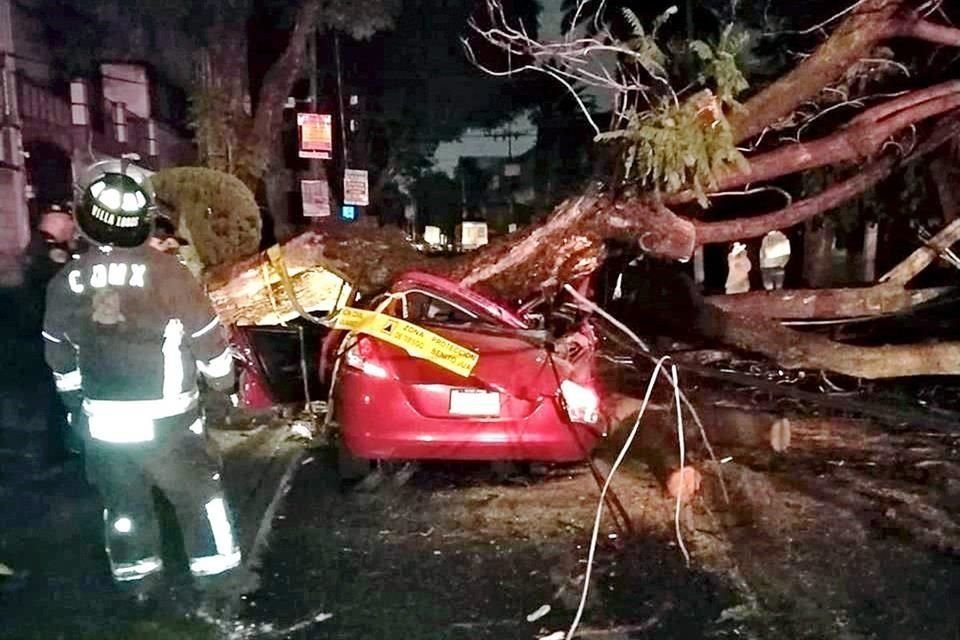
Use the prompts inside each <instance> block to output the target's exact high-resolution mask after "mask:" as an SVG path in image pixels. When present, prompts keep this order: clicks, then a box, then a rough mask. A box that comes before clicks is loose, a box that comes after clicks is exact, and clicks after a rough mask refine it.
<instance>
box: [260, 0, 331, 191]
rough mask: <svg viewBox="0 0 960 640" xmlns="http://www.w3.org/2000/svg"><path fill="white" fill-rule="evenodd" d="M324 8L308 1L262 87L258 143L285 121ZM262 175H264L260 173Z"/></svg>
mask: <svg viewBox="0 0 960 640" xmlns="http://www.w3.org/2000/svg"><path fill="white" fill-rule="evenodd" d="M321 7H322V2H321V0H305V2H303V3H302V4H301V5H300V10H299V12H298V13H297V17H296V19H295V21H294V26H293V31H292V32H291V33H290V42H289V43H288V44H287V48H286V49H285V50H284V52H283V54H282V55H281V56H280V58H279V59H278V60H277V61H276V62H275V63H274V64H273V66H272V67H270V70H269V71H268V72H267V76H266V79H265V80H264V83H263V86H262V88H261V89H260V96H259V98H258V99H257V108H256V110H255V112H254V121H253V130H252V132H251V136H252V138H253V141H254V142H255V143H256V144H258V145H261V146H262V145H266V144H269V141H270V140H271V139H272V138H273V136H274V135H276V132H277V131H279V130H280V124H281V123H282V121H283V109H284V105H285V104H286V101H287V96H288V95H289V93H290V89H291V87H293V84H294V82H296V80H297V77H298V76H299V74H300V72H301V70H302V69H303V64H304V57H305V55H306V51H307V36H308V35H309V33H310V30H311V29H314V28H315V27H316V24H317V19H318V18H319V17H320V10H321ZM256 177H257V178H260V177H262V176H256Z"/></svg>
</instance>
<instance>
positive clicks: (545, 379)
mask: <svg viewBox="0 0 960 640" xmlns="http://www.w3.org/2000/svg"><path fill="white" fill-rule="evenodd" d="M387 296H389V297H387ZM387 296H381V297H380V298H377V299H374V300H372V301H371V302H370V303H369V304H368V305H367V306H368V307H369V308H377V307H378V306H381V305H383V304H384V303H385V306H384V307H383V309H382V312H383V313H387V314H389V315H393V316H396V317H398V318H403V319H405V320H407V321H410V322H412V323H415V324H417V325H420V326H422V327H424V328H426V329H428V330H430V331H432V332H434V333H437V334H439V335H441V336H443V337H445V338H447V339H449V340H451V341H453V342H455V343H457V344H459V345H461V346H464V347H467V348H469V349H471V350H473V351H475V352H477V353H479V360H478V362H477V365H476V367H475V368H474V370H473V372H472V374H471V375H470V377H468V378H464V377H461V376H459V375H456V374H454V373H451V372H449V371H447V370H445V369H443V368H441V367H440V366H438V365H436V364H434V363H432V362H429V361H427V360H423V359H419V358H415V357H412V356H410V355H408V354H407V353H406V352H405V351H404V350H402V349H400V348H398V347H395V346H392V345H390V344H388V343H386V342H383V341H381V340H378V339H376V338H373V337H370V336H367V335H362V334H358V335H350V336H348V335H347V334H346V333H344V332H342V331H336V332H333V333H331V335H330V336H328V338H327V340H326V341H325V344H324V347H323V350H322V351H323V355H322V363H321V371H330V370H331V369H332V364H333V362H334V361H335V360H336V359H339V364H338V366H337V367H336V369H337V373H336V380H335V382H334V389H333V406H332V410H333V411H334V414H333V415H334V419H335V420H336V422H337V423H339V425H340V431H341V437H342V443H343V445H344V446H345V447H346V449H347V451H348V452H349V454H351V455H352V456H355V457H357V458H361V459H368V460H398V459H401V460H428V459H433V460H490V461H494V460H513V461H543V462H562V461H576V460H582V459H584V458H586V457H587V456H588V455H589V454H590V452H591V451H592V449H593V448H594V446H595V445H596V443H597V441H598V439H599V438H601V437H602V436H603V435H604V430H605V421H604V418H603V416H602V415H601V411H600V397H599V393H598V383H597V379H596V372H595V365H594V362H595V358H594V355H595V350H596V347H597V340H596V338H595V336H594V335H593V333H592V331H591V329H590V326H589V324H587V323H581V324H579V325H577V326H576V327H575V328H574V329H573V330H572V331H565V332H564V335H562V336H561V337H559V338H555V337H554V335H553V332H550V331H547V330H546V329H543V328H540V327H539V326H538V325H539V324H540V323H538V322H536V320H535V319H532V317H530V316H524V315H521V314H519V313H516V312H514V311H512V310H510V309H508V308H506V307H505V306H503V305H501V304H498V303H496V302H493V301H492V300H489V299H487V298H485V297H483V296H481V295H479V294H477V293H476V292H474V291H472V290H469V289H466V288H464V287H462V286H460V285H459V284H457V283H454V282H451V281H450V280H447V279H445V278H441V277H438V276H434V275H430V274H425V273H419V272H415V273H408V274H406V275H404V276H402V277H401V278H399V279H398V280H397V281H396V282H395V283H394V285H393V286H392V287H391V290H390V292H389V294H387ZM328 375H329V374H328Z"/></svg>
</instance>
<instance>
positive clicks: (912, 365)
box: [702, 306, 960, 379]
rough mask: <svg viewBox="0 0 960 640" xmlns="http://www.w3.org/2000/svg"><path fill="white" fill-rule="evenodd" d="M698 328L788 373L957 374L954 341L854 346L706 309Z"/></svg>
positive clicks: (959, 357) (958, 353) (958, 354)
mask: <svg viewBox="0 0 960 640" xmlns="http://www.w3.org/2000/svg"><path fill="white" fill-rule="evenodd" d="M702 329H703V331H704V333H705V334H706V335H707V336H710V337H713V338H716V339H718V340H721V341H723V342H724V343H726V344H730V345H733V346H736V347H739V348H740V349H743V350H745V351H749V352H752V353H760V354H763V355H765V356H767V357H769V358H771V359H773V360H775V361H776V362H778V363H779V364H780V365H781V366H782V367H785V368H788V369H822V370H826V371H834V372H836V373H839V374H842V375H846V376H851V377H855V378H867V379H878V378H899V377H906V376H939V375H950V376H953V375H958V374H960V343H956V342H951V343H941V342H930V343H925V344H908V345H887V346H881V347H858V346H853V345H848V344H842V343H839V342H834V341H833V340H830V339H829V338H826V337H823V336H820V335H815V334H807V333H800V332H798V331H793V330H791V329H787V328H786V327H782V326H780V325H779V324H778V323H777V322H775V321H771V320H765V319H760V318H758V317H757V316H741V315H735V314H732V313H726V312H721V311H720V310H719V309H716V308H714V307H709V306H708V307H707V310H706V312H705V313H704V319H703V323H702Z"/></svg>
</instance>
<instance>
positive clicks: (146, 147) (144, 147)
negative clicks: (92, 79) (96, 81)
mask: <svg viewBox="0 0 960 640" xmlns="http://www.w3.org/2000/svg"><path fill="white" fill-rule="evenodd" d="M6 77H10V76H6ZM15 82H16V95H17V102H18V106H19V115H20V120H21V124H22V127H23V134H24V135H23V137H24V142H25V143H27V142H30V139H31V138H38V137H48V138H49V137H52V138H55V139H57V140H66V139H73V140H77V143H78V144H80V143H81V142H80V141H81V140H82V141H84V142H85V141H86V140H88V139H89V140H90V142H91V143H92V146H93V149H94V150H95V151H97V152H99V153H102V154H106V155H111V156H115V157H119V156H120V155H122V154H124V153H137V154H139V155H140V158H141V159H142V162H143V164H145V165H147V166H149V167H150V168H153V169H158V168H160V167H166V166H173V165H178V164H189V163H191V162H193V161H194V158H195V156H196V153H195V151H194V147H193V144H192V143H191V142H190V141H189V140H188V139H187V138H186V137H185V136H183V135H181V134H180V133H178V132H177V130H176V129H174V128H173V127H171V126H169V125H167V124H164V123H162V122H159V121H157V120H153V121H150V120H146V119H144V118H140V117H139V116H137V115H135V114H133V113H131V112H130V111H129V110H127V109H126V108H124V107H123V106H122V104H120V103H116V102H113V101H111V100H106V99H102V100H101V101H100V102H99V103H96V104H90V105H89V106H90V109H89V111H90V113H89V114H88V116H87V118H86V121H87V122H88V123H89V124H86V125H83V124H81V125H75V124H74V119H73V114H72V111H71V109H72V107H73V106H74V105H71V103H70V100H69V99H68V98H66V97H62V96H59V95H57V94H56V93H54V92H53V91H51V90H50V89H48V88H46V87H43V86H41V85H39V84H37V83H35V82H32V81H31V80H29V79H28V78H25V77H23V76H15ZM3 84H4V87H3V89H4V90H3V91H0V102H3V104H0V107H3V108H4V110H5V106H6V104H5V102H6V101H5V100H3V97H4V96H7V95H9V93H8V90H9V86H7V83H6V82H5V78H4V82H3ZM91 102H92V101H91ZM84 130H87V134H86V135H82V137H77V136H76V134H77V133H80V134H83V133H84ZM90 134H92V136H91V137H89V138H88V135H90Z"/></svg>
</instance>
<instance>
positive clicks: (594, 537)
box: [565, 356, 670, 640]
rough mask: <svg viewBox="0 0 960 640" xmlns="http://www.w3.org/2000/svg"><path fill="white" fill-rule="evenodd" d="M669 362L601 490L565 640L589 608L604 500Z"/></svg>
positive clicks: (660, 363)
mask: <svg viewBox="0 0 960 640" xmlns="http://www.w3.org/2000/svg"><path fill="white" fill-rule="evenodd" d="M667 360H670V356H663V357H662V358H660V359H659V360H658V361H657V365H656V367H655V368H654V370H653V375H652V376H650V382H649V383H647V391H646V393H645V394H644V396H643V404H642V405H641V406H640V413H639V414H638V415H637V419H636V421H635V422H634V424H633V428H632V429H631V430H630V435H629V436H628V437H627V441H626V442H625V443H624V445H623V448H622V449H621V450H620V454H619V455H618V456H617V459H616V460H615V461H614V463H613V466H612V467H611V468H610V473H608V474H607V480H606V482H604V483H603V488H602V489H601V490H600V500H599V501H598V502H597V514H596V517H595V518H594V521H593V533H592V534H591V536H590V550H589V552H588V553H587V571H586V574H585V576H584V579H583V592H582V593H581V595H580V605H579V606H578V607H577V613H576V615H575V616H574V618H573V622H572V623H571V624H570V629H569V630H568V631H567V635H566V638H565V640H571V638H573V635H574V634H575V633H576V631H577V627H579V626H580V620H581V619H582V618H583V612H584V610H585V609H586V606H587V596H588V595H589V593H590V575H591V574H592V573H593V561H594V557H595V556H596V552H597V541H598V539H599V536H600V522H601V520H602V519H603V505H604V500H605V499H606V497H607V491H609V490H610V483H611V482H612V480H613V476H614V474H616V472H617V469H619V468H620V465H621V464H622V463H623V460H624V458H626V457H627V452H628V451H629V450H630V446H631V445H632V444H633V440H634V438H636V436H637V432H638V431H639V430H640V422H641V420H643V416H644V414H645V413H646V411H647V406H648V405H649V404H650V397H651V396H652V395H653V388H654V387H655V386H656V384H657V374H658V373H659V372H660V370H661V369H662V368H663V365H664V363H665V362H666V361H667Z"/></svg>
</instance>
